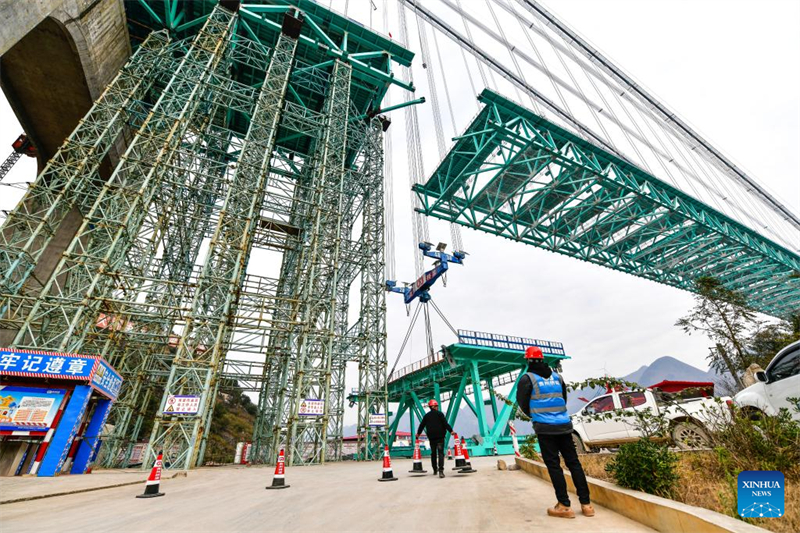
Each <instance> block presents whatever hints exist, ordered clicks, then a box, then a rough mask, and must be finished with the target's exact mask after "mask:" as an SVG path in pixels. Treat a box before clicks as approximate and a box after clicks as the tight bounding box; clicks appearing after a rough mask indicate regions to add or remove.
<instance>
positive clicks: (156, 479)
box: [136, 452, 164, 498]
mask: <svg viewBox="0 0 800 533" xmlns="http://www.w3.org/2000/svg"><path fill="white" fill-rule="evenodd" d="M162 455H163V452H158V457H157V458H156V464H154V465H153V469H152V470H151V471H150V477H148V478H147V485H145V487H144V494H139V495H138V496H136V497H137V498H156V497H158V496H163V495H164V493H163V492H158V487H159V485H160V484H161V464H162V463H161V459H162Z"/></svg>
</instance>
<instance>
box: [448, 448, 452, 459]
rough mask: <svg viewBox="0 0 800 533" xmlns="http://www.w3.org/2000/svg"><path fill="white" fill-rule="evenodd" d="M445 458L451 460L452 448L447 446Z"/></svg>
mask: <svg viewBox="0 0 800 533" xmlns="http://www.w3.org/2000/svg"><path fill="white" fill-rule="evenodd" d="M447 460H448V461H452V460H453V450H451V449H450V448H447Z"/></svg>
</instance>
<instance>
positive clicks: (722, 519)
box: [516, 457, 767, 533]
mask: <svg viewBox="0 0 800 533" xmlns="http://www.w3.org/2000/svg"><path fill="white" fill-rule="evenodd" d="M516 460H517V464H518V465H519V466H520V468H522V470H524V471H525V472H527V473H529V474H531V475H534V476H536V477H539V478H541V479H543V480H545V481H547V482H549V481H550V475H549V474H548V473H547V467H546V466H545V465H544V463H540V462H538V461H531V460H530V459H525V458H523V457H517V458H516ZM564 477H565V478H566V480H567V488H568V489H569V491H570V492H573V493H574V492H575V485H574V484H573V483H572V476H571V475H570V473H569V472H567V471H566V470H565V471H564ZM586 481H588V483H589V490H590V491H591V494H592V503H596V504H598V505H602V506H603V507H606V508H607V509H610V510H612V511H614V512H615V513H618V514H621V515H622V516H625V517H627V518H630V519H631V520H634V521H636V522H639V523H640V524H643V525H645V526H648V527H651V528H653V529H655V530H656V531H661V532H663V533H673V532H675V533H694V532H696V531H702V532H703V533H757V532H762V533H763V532H766V531H767V530H766V529H763V528H760V527H758V526H754V525H751V524H748V523H745V522H742V521H740V520H736V519H735V518H732V517H730V516H726V515H724V514H720V513H717V512H715V511H711V510H709V509H703V508H702V507H695V506H693V505H687V504H685V503H680V502H676V501H673V500H670V499H667V498H661V497H659V496H653V495H652V494H647V493H644V492H639V491H635V490H629V489H623V488H621V487H618V486H616V485H614V484H612V483H608V482H606V481H601V480H599V479H595V478H592V477H588V476H587V477H586Z"/></svg>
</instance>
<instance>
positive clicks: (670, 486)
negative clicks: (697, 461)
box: [606, 439, 678, 498]
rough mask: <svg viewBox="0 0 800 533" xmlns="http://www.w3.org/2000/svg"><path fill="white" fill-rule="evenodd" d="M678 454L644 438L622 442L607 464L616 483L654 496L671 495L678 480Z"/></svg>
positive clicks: (607, 468)
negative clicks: (617, 451)
mask: <svg viewBox="0 0 800 533" xmlns="http://www.w3.org/2000/svg"><path fill="white" fill-rule="evenodd" d="M677 464H678V455H677V454H675V453H673V452H671V451H669V449H668V448H667V446H665V445H664V444H658V443H655V442H652V441H649V440H647V439H639V440H638V441H636V442H632V443H627V444H623V445H622V446H620V448H619V453H617V455H616V456H615V457H614V459H612V460H611V461H609V463H608V464H607V465H606V472H608V473H609V474H610V475H612V476H613V477H614V480H615V481H616V482H617V484H618V485H620V486H622V487H626V488H629V489H633V490H641V491H644V492H648V493H650V494H655V495H657V496H664V497H668V498H669V497H672V495H673V491H674V487H675V484H676V483H677V481H678V472H677Z"/></svg>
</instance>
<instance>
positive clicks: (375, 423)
mask: <svg viewBox="0 0 800 533" xmlns="http://www.w3.org/2000/svg"><path fill="white" fill-rule="evenodd" d="M385 425H386V413H376V414H372V413H370V415H369V426H370V427H383V426H385Z"/></svg>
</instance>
